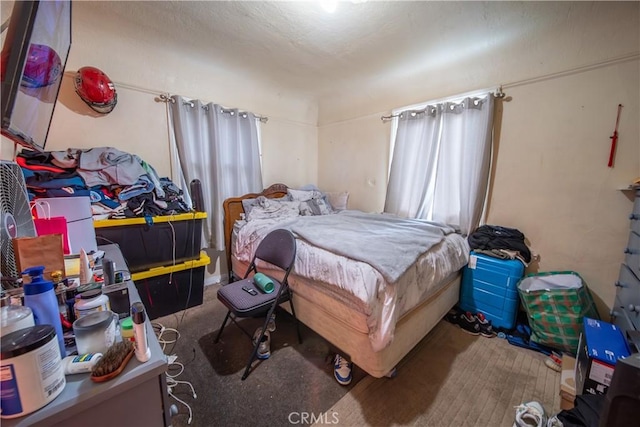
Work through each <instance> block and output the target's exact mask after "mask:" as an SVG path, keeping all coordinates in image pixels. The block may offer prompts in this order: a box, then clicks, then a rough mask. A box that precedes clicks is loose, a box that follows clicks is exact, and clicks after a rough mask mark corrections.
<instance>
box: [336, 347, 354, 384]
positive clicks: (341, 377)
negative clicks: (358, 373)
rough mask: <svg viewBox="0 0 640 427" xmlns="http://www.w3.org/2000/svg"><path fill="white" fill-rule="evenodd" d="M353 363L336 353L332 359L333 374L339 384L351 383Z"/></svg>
mask: <svg viewBox="0 0 640 427" xmlns="http://www.w3.org/2000/svg"><path fill="white" fill-rule="evenodd" d="M352 366H353V364H352V363H351V362H349V361H348V360H347V359H345V358H344V357H342V356H340V355H339V354H336V357H335V358H334V359H333V376H334V377H335V378H336V381H338V383H339V384H342V385H349V384H350V383H351V368H352Z"/></svg>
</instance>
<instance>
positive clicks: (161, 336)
mask: <svg viewBox="0 0 640 427" xmlns="http://www.w3.org/2000/svg"><path fill="white" fill-rule="evenodd" d="M151 326H152V327H153V330H154V333H155V335H156V337H157V338H158V342H159V343H160V344H161V345H162V352H163V353H165V355H167V352H166V347H167V345H168V344H173V347H172V351H173V348H175V345H176V343H177V342H178V339H179V338H180V332H179V331H178V330H177V329H174V328H166V327H165V326H164V325H162V324H161V323H158V322H152V323H151ZM167 333H168V334H173V336H170V337H168V338H167V337H165V334H167ZM194 351H195V350H194ZM177 358H178V356H176V355H175V354H171V355H167V362H168V367H167V372H165V376H166V381H167V395H169V396H171V397H172V398H173V399H175V400H176V401H177V402H179V403H181V404H182V405H184V406H186V407H187V409H188V410H189V419H188V420H187V424H191V421H192V420H193V410H192V409H191V406H190V405H189V404H188V403H187V402H185V401H184V400H182V399H180V398H179V397H177V396H176V395H175V394H174V389H175V388H176V387H177V386H179V385H181V384H185V385H188V386H189V388H190V389H191V395H192V396H193V398H194V399H196V398H197V397H198V396H197V395H196V391H195V389H194V387H193V384H191V383H190V382H189V381H182V380H178V379H176V378H177V377H178V376H180V375H181V374H182V373H183V372H184V365H183V364H182V363H180V362H176V360H177Z"/></svg>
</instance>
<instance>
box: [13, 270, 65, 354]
mask: <svg viewBox="0 0 640 427" xmlns="http://www.w3.org/2000/svg"><path fill="white" fill-rule="evenodd" d="M43 273H44V266H42V265H40V266H37V267H31V268H27V269H26V270H25V271H24V272H23V273H22V274H28V275H29V276H31V283H25V284H24V285H23V290H24V305H25V306H27V307H29V308H30V309H31V310H32V311H33V317H34V320H35V323H36V325H51V326H53V328H54V329H55V331H56V335H57V337H58V345H59V346H60V356H61V358H62V359H64V358H65V357H67V350H66V349H65V347H64V336H63V335H62V322H61V321H60V311H58V299H57V298H56V292H55V291H54V290H53V282H49V281H48V280H44V279H43V278H42V274H43Z"/></svg>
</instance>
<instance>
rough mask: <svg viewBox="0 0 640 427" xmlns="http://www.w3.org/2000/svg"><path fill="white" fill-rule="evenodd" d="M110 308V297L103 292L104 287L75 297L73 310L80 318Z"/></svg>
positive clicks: (77, 317)
mask: <svg viewBox="0 0 640 427" xmlns="http://www.w3.org/2000/svg"><path fill="white" fill-rule="evenodd" d="M109 310H111V304H109V297H108V296H106V295H104V294H103V293H102V289H92V290H90V291H86V292H82V293H80V294H78V295H76V297H75V303H74V305H73V311H74V313H75V315H76V319H80V318H81V317H83V316H86V315H87V314H91V313H95V312H98V311H109Z"/></svg>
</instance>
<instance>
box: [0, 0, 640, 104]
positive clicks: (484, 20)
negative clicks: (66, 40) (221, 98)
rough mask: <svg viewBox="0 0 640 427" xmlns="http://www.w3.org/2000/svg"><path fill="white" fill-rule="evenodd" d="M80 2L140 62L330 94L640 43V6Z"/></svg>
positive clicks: (487, 74)
mask: <svg viewBox="0 0 640 427" xmlns="http://www.w3.org/2000/svg"><path fill="white" fill-rule="evenodd" d="M5 3H6V2H4V1H3V2H2V4H3V9H4V10H3V11H2V12H3V13H2V14H3V17H4V16H5V15H6V13H5V12H6V8H5V7H4V6H5ZM73 3H74V12H73V13H74V25H75V26H76V28H79V27H82V28H83V29H84V32H83V33H82V35H83V36H84V37H85V38H87V39H92V40H93V36H94V35H96V37H98V36H97V35H99V34H104V33H107V34H113V35H114V38H118V39H119V40H123V41H124V43H126V44H127V45H129V44H132V43H135V46H136V47H135V48H136V49H138V52H140V47H142V46H148V48H149V49H148V51H142V52H141V53H140V55H139V58H138V59H139V60H140V61H145V59H146V58H145V55H146V56H147V57H148V58H147V60H148V59H149V58H152V55H153V50H154V49H155V50H156V51H157V50H158V49H165V50H166V51H169V52H180V53H181V55H176V56H175V58H176V60H177V61H179V60H180V58H181V56H182V54H183V55H184V56H187V55H188V56H189V57H190V59H195V60H197V61H199V62H201V63H203V64H208V66H210V67H211V69H212V72H214V71H215V70H225V71H228V70H233V72H234V73H241V74H242V75H243V76H246V77H247V78H249V79H251V80H252V81H254V82H262V83H264V84H265V85H267V86H269V87H276V88H284V89H286V90H290V91H297V92H301V93H305V94H308V95H310V96H313V97H316V99H318V100H322V99H324V100H325V101H326V100H328V99H335V98H336V96H338V94H343V93H346V92H348V91H351V92H353V91H359V92H360V93H361V94H369V93H378V94H383V95H385V96H392V93H393V92H392V91H393V87H389V86H390V84H389V82H392V81H397V79H404V84H403V87H405V88H408V89H406V90H414V88H415V87H419V85H420V84H421V83H422V81H423V80H422V79H425V78H432V76H435V75H437V76H438V79H439V81H440V82H441V84H442V85H444V84H446V82H447V77H448V76H447V74H449V75H453V74H455V82H453V83H452V82H449V86H450V88H449V89H452V90H453V89H455V87H454V86H456V87H457V86H460V87H461V88H466V89H467V90H469V89H473V88H477V87H478V85H480V84H485V85H486V84H487V83H486V82H492V84H495V83H506V82H508V81H509V79H511V80H513V79H517V78H529V77H534V76H540V75H545V74H548V73H551V72H557V71H562V70H563V69H567V68H569V67H571V66H574V67H575V66H582V65H585V64H589V63H594V62H597V61H599V60H603V59H606V58H608V57H615V56H619V55H624V54H629V53H632V52H636V53H637V52H638V51H640V47H639V45H640V40H639V38H638V36H637V33H638V29H637V28H638V19H639V18H638V15H639V13H638V11H639V8H638V3H637V2H608V1H605V2H551V1H543V2H525V1H514V2H479V1H472V2H461V1H446V2H437V1H366V2H362V1H341V2H338V5H337V9H336V11H335V12H334V13H328V12H326V11H325V10H324V9H323V8H322V7H321V5H320V2H318V1H297V2H281V1H200V2H196V1H145V2H143V1H74V2H73ZM630 28H633V29H632V30H630ZM91 31H95V32H91ZM629 31H632V32H634V33H635V34H636V35H635V36H634V35H633V34H631V36H630V34H629ZM630 40H631V41H630ZM78 42H79V39H78V38H75V39H74V43H78ZM82 42H83V41H80V43H82ZM93 43H95V41H93ZM120 43H123V42H120ZM109 53H112V52H109ZM113 54H114V57H115V55H117V52H115V53H113ZM554 61H555V62H554ZM472 65H473V67H474V68H473V70H474V71H473V72H466V71H465V72H464V73H460V72H456V73H452V72H451V71H452V70H456V71H459V70H468V69H470V67H471V66H472ZM169 66H170V65H169ZM435 73H439V74H435ZM461 76H462V78H461ZM453 78H454V77H453V76H451V77H450V79H453ZM461 80H462V81H461ZM452 81H453V80H452ZM134 83H135V82H134ZM138 83H139V82H138ZM384 91H387V93H386V94H384V93H383V92H384Z"/></svg>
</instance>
